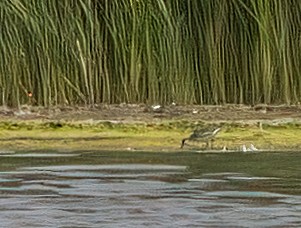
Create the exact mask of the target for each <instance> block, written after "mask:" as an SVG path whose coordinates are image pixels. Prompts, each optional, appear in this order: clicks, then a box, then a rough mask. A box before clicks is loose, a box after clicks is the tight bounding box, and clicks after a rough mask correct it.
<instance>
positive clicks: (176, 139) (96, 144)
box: [0, 121, 301, 152]
mask: <svg viewBox="0 0 301 228" xmlns="http://www.w3.org/2000/svg"><path fill="white" fill-rule="evenodd" d="M209 124H210V125H211V124H212V123H203V122H197V123H190V124H188V123H187V122H186V121H172V122H169V121H164V122H161V123H152V124H150V123H149V124H142V123H127V124H125V123H111V122H91V123H87V122H82V121H78V122H69V121H60V122H57V121H54V122H52V121H47V122H45V121H5V122H0V148H1V150H4V151H5V150H26V149H29V150H32V149H43V150H45V149H55V150H57V149H59V150H67V151H73V150H82V149H83V144H84V145H85V146H84V149H85V150H118V151H124V150H129V151H136V150H138V151H139V150H143V151H171V152H172V151H187V150H202V149H205V143H196V142H187V144H188V145H186V146H185V147H184V149H180V145H181V140H182V139H183V138H185V137H188V136H189V135H190V134H191V132H192V131H193V130H194V129H195V128H196V126H203V127H208V126H209ZM221 125H222V130H221V132H220V133H218V135H217V136H216V140H215V142H214V148H213V149H214V150H215V151H221V150H222V148H223V147H224V146H226V147H227V148H228V149H230V150H232V151H238V150H240V148H241V146H242V145H243V144H245V145H247V146H250V144H254V145H255V146H257V147H258V148H260V149H263V150H299V149H300V148H301V144H300V140H299V139H300V137H301V131H300V128H301V126H300V124H283V125H279V126H273V125H264V126H263V129H261V128H259V127H258V126H257V125H254V124H249V125H248V124H238V123H234V124H231V123H221ZM184 129H185V130H184Z"/></svg>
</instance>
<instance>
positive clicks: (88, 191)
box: [0, 151, 301, 227]
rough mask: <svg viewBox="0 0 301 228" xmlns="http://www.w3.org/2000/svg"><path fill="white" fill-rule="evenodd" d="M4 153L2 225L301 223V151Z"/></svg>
mask: <svg viewBox="0 0 301 228" xmlns="http://www.w3.org/2000/svg"><path fill="white" fill-rule="evenodd" d="M0 159H1V165H0V170H1V172H0V193H1V195H0V221H1V227H184V226H185V227H301V152H298V153H289V152H282V153H249V154H246V153H228V154H227V153H222V154H214V153H211V154H210V153H204V154H200V153H186V152H182V153H145V152H144V153H142V152H141V153H140V152H118V153H117V152H97V151H95V152H91V151H90V152H87V151H81V152H79V151H77V152H74V153H67V154H62V153H59V152H55V153H50V152H45V151H38V152H28V153H12V152H11V153H2V154H1V155H0Z"/></svg>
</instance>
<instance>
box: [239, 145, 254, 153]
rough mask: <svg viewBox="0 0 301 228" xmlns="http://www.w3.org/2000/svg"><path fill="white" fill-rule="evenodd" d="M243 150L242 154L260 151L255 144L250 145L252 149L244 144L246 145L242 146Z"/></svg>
mask: <svg viewBox="0 0 301 228" xmlns="http://www.w3.org/2000/svg"><path fill="white" fill-rule="evenodd" d="M241 150H242V152H253V151H258V149H257V148H256V147H255V146H254V145H253V144H251V145H250V148H247V147H246V145H245V144H244V145H242V147H241Z"/></svg>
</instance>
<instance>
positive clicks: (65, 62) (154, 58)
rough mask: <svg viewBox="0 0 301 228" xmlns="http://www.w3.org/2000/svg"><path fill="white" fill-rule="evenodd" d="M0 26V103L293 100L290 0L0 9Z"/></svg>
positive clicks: (296, 31) (300, 23)
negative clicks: (29, 93) (30, 94)
mask: <svg viewBox="0 0 301 228" xmlns="http://www.w3.org/2000/svg"><path fill="white" fill-rule="evenodd" d="M0 21H1V33H0V39H1V45H0V53H1V55H0V94H1V99H0V105H8V106H15V107H18V106H20V105H21V104H24V103H30V104H37V105H43V106H52V105H65V104H67V105H88V106H93V105H94V104H97V103H121V102H126V103H140V102H143V103H155V102H159V103H161V104H165V103H171V102H172V101H175V102H177V103H182V104H192V103H196V104H223V103H245V104H256V103H267V104H271V103H278V104H279V103H286V104H292V103H298V102H300V97H301V94H300V93H301V77H300V69H301V54H300V53H301V52H300V50H301V42H300V27H301V1H299V0H291V1H286V0H271V1H264V0H231V1H230V0H229V1H225V0H202V1H182V0H173V1H163V0H147V1H142V0H123V1H120V0H110V1H92V0H77V1H75V0H52V1H40V0H18V1H1V3H0ZM28 91H32V92H33V97H29V96H28Z"/></svg>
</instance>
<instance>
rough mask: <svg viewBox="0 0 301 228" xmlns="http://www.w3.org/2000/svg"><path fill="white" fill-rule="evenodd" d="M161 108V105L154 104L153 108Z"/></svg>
mask: <svg viewBox="0 0 301 228" xmlns="http://www.w3.org/2000/svg"><path fill="white" fill-rule="evenodd" d="M159 108H161V105H153V106H152V109H153V110H157V109H159Z"/></svg>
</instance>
